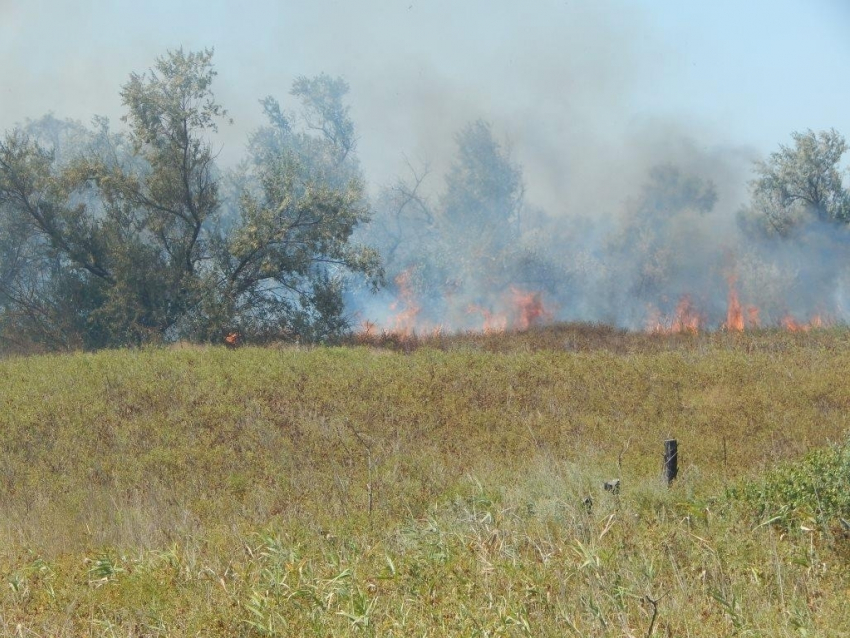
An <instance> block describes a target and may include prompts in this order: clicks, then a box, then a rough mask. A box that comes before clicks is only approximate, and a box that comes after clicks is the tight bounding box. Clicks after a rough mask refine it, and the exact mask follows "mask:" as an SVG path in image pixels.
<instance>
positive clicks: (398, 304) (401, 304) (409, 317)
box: [390, 270, 422, 337]
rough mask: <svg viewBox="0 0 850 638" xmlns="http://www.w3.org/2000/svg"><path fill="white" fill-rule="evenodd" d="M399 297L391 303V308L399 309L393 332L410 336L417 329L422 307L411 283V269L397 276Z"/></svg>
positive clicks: (394, 320)
mask: <svg viewBox="0 0 850 638" xmlns="http://www.w3.org/2000/svg"><path fill="white" fill-rule="evenodd" d="M395 283H396V286H398V290H399V293H398V296H399V298H398V299H397V300H396V301H394V302H393V303H392V304H391V305H390V310H393V311H397V312H396V315H395V316H394V317H393V320H392V321H393V327H392V329H391V331H392V332H394V333H397V334H400V335H402V336H404V337H409V336H410V335H411V334H413V332H414V330H415V329H416V318H417V317H418V316H419V313H420V312H421V310H422V308H420V306H419V303H418V302H417V301H416V294H415V292H414V291H413V285H412V283H411V273H410V271H409V270H405V271H403V272H402V273H401V274H400V275H398V277H396V278H395Z"/></svg>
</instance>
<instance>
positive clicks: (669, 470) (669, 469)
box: [664, 439, 679, 487]
mask: <svg viewBox="0 0 850 638" xmlns="http://www.w3.org/2000/svg"><path fill="white" fill-rule="evenodd" d="M678 473H679V444H678V443H677V442H676V439H667V440H666V441H664V478H665V479H667V485H668V487H669V486H670V484H671V483H672V482H673V479H675V478H676V475H677V474H678Z"/></svg>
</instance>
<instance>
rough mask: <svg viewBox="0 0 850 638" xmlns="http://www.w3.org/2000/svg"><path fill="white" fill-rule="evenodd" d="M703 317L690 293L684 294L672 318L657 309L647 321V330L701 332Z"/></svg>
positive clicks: (656, 331) (664, 332) (676, 332)
mask: <svg viewBox="0 0 850 638" xmlns="http://www.w3.org/2000/svg"><path fill="white" fill-rule="evenodd" d="M701 323H702V319H701V317H700V314H699V312H697V310H696V308H694V305H693V302H691V297H690V295H682V296H681V297H680V298H679V303H677V304H676V311H675V313H674V314H673V317H672V318H669V319H668V318H666V317H663V316H662V315H661V313H660V312H658V311H657V310H656V311H654V312H652V313H651V315H650V319H649V322H648V323H647V331H648V332H652V333H655V334H678V333H682V332H685V333H689V334H696V333H697V332H699V329H700V325H701Z"/></svg>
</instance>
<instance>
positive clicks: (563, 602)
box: [0, 326, 850, 636]
mask: <svg viewBox="0 0 850 638" xmlns="http://www.w3.org/2000/svg"><path fill="white" fill-rule="evenodd" d="M390 338H391V337H389V336H388V337H387V339H390ZM392 338H396V339H398V337H392ZM848 344H850V333H848V332H847V331H846V330H843V329H821V330H812V331H810V332H809V333H807V334H804V333H787V332H784V331H780V330H760V331H752V332H749V331H748V332H744V333H732V332H718V333H699V334H676V335H652V334H629V333H625V332H622V331H618V330H613V329H611V328H606V327H603V326H552V327H549V328H535V329H530V330H527V331H523V332H516V333H510V332H506V333H503V334H497V335H489V336H488V335H481V334H461V335H452V336H448V335H443V334H438V335H430V336H427V337H420V336H415V335H411V336H410V337H408V338H407V339H405V340H401V339H399V340H398V341H397V342H387V343H384V344H382V345H384V346H385V347H384V348H372V347H357V348H286V347H283V348H277V349H276V348H265V349H261V348H252V347H243V348H240V349H235V350H228V349H225V348H197V349H172V350H167V349H161V350H153V349H152V350H142V351H121V352H103V353H98V354H80V355H74V356H64V357H57V356H46V357H33V358H18V359H10V360H6V361H4V362H0V377H2V379H3V386H2V390H0V405H2V422H3V424H4V427H3V428H2V430H0V573H2V576H3V581H4V582H3V590H2V593H0V633H4V634H7V635H14V634H15V633H16V632H17V633H18V634H19V635H29V636H48V635H49V636H79V635H109V634H110V633H114V634H116V635H146V636H148V635H151V636H155V635H162V636H174V635H197V634H199V633H200V634H203V635H209V636H216V635H219V636H239V635H242V636H260V635H278V636H293V635H355V634H356V635H381V636H408V635H434V636H436V635H475V634H478V635H484V634H490V635H495V634H499V633H501V634H508V635H513V634H518V635H565V634H567V635H569V634H570V633H572V634H575V635H588V636H597V635H599V636H603V635H616V636H622V635H636V636H644V635H646V634H647V631H648V629H649V626H650V620H651V617H652V612H653V606H652V604H651V603H650V602H649V599H647V598H646V597H647V596H649V597H650V598H651V599H652V600H658V599H659V598H660V599H661V600H660V602H658V617H657V621H656V624H655V627H654V629H655V633H656V635H667V634H669V635H703V636H717V635H729V634H732V633H738V634H747V633H749V634H750V635H771V636H791V635H799V634H800V632H801V631H803V630H805V631H806V632H808V633H809V634H810V635H833V636H834V635H838V636H840V635H841V633H840V630H837V629H836V628H841V627H847V626H850V616H848V614H849V613H850V610H848V608H847V606H846V597H847V593H848V587H849V586H850V580H848V575H847V574H848V569H847V567H848V565H847V562H846V560H847V558H846V556H847V554H846V553H843V550H842V548H843V547H844V546H843V545H842V543H843V542H844V541H843V540H842V537H841V536H840V529H833V528H829V527H828V528H825V529H820V528H819V527H817V526H814V527H810V528H809V529H808V531H805V530H801V529H800V528H799V526H797V527H794V528H793V529H790V530H789V528H787V527H784V528H781V529H774V527H773V525H770V524H767V525H762V524H761V523H763V522H765V521H767V520H770V518H771V517H772V516H773V513H772V512H770V511H767V510H764V511H763V512H762V511H761V509H752V508H749V506H747V505H746V503H745V502H744V501H738V500H736V499H734V498H732V499H730V498H728V497H727V496H726V493H727V486H729V487H732V486H735V485H738V484H739V481H744V482H747V481H749V480H751V479H752V480H754V481H758V480H760V479H759V476H760V475H761V474H762V473H763V472H764V471H766V470H769V469H771V468H774V467H776V466H777V464H778V463H780V462H782V461H789V460H793V459H797V458H800V457H801V456H803V455H804V454H806V453H807V452H808V451H809V450H811V449H813V448H818V447H820V446H823V445H825V444H826V443H827V442H829V441H839V440H843V432H845V431H846V430H847V417H846V414H847V413H848V407H850V405H848V404H850V386H848V382H847V380H846V375H845V374H844V371H845V370H846V369H847V368H848V365H850V349H848ZM669 436H676V437H677V438H678V440H679V445H680V452H681V455H682V457H681V461H680V466H681V470H682V473H681V476H680V478H679V479H678V481H677V483H675V484H674V486H673V488H672V489H671V490H667V489H666V488H664V487H663V486H662V485H661V483H660V482H659V480H658V474H659V469H660V467H659V466H660V453H661V441H662V440H663V439H664V438H666V437H669ZM618 461H619V462H620V465H621V467H620V468H618ZM614 476H619V477H621V479H622V482H623V483H622V484H623V489H622V492H621V493H620V495H619V496H618V497H616V498H615V497H612V496H611V495H610V494H608V493H606V492H605V491H604V490H603V489H602V486H601V484H602V481H603V480H605V479H608V478H612V477H614ZM771 480H773V479H771ZM775 483H776V481H774V482H773V483H770V485H773V484H775ZM771 494H773V492H771ZM587 496H590V497H591V499H592V501H593V505H592V507H590V508H589V511H588V508H587V507H586V506H585V504H584V499H585V498H586V497H587ZM771 498H773V497H771ZM765 502H768V501H765ZM769 502H770V503H773V501H769ZM759 507H762V506H761V505H760V506H759ZM370 512H371V513H370ZM789 520H791V519H789ZM794 520H796V519H794ZM792 522H793V521H792Z"/></svg>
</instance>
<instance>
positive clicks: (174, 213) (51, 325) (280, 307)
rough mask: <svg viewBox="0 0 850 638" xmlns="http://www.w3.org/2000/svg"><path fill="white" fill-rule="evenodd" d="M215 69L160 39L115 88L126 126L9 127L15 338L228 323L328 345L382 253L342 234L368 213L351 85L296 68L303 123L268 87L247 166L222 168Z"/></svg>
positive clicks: (67, 338) (4, 313)
mask: <svg viewBox="0 0 850 638" xmlns="http://www.w3.org/2000/svg"><path fill="white" fill-rule="evenodd" d="M215 75H216V73H215V70H214V67H213V64H212V52H211V51H201V52H185V51H183V50H182V49H180V50H176V51H170V52H168V53H167V54H166V55H165V56H163V57H161V58H159V59H158V60H157V61H156V64H155V65H154V67H153V68H152V69H151V70H150V71H148V72H147V73H144V74H136V73H134V74H132V75H131V76H130V79H129V81H128V82H127V83H126V84H125V85H124V86H123V88H122V90H121V98H122V101H123V104H124V106H125V107H126V109H127V111H126V115H125V117H124V118H123V120H124V121H125V122H126V123H127V125H128V131H126V132H123V133H113V132H111V131H110V130H109V127H108V124H107V123H106V122H105V121H103V120H99V121H97V122H96V124H98V130H95V131H89V132H87V134H86V135H82V136H80V135H79V134H78V135H77V136H76V143H74V144H73V145H72V148H70V149H69V148H66V147H61V148H60V146H61V145H60V144H59V143H58V142H57V140H58V139H59V138H60V136H58V135H57V134H56V132H55V131H53V134H52V135H39V134H37V133H36V134H34V133H33V131H32V130H27V129H26V128H24V127H18V128H16V129H15V130H12V131H10V132H7V133H6V135H5V137H4V139H2V141H0V322H2V323H0V330H2V334H3V335H4V336H5V337H6V338H7V339H19V340H23V341H29V342H32V343H36V344H39V343H40V344H42V345H44V346H45V347H102V346H114V345H125V344H138V343H144V342H149V341H171V340H176V339H193V340H218V339H220V338H222V337H223V336H224V334H226V333H228V332H230V331H239V332H241V333H242V334H243V335H245V336H249V337H254V338H267V337H275V338H302V339H311V340H314V339H319V340H321V339H327V338H332V337H334V336H335V335H338V334H339V333H340V332H341V331H342V330H344V328H345V327H346V319H345V316H344V312H343V304H342V292H343V289H344V286H345V282H346V278H347V277H348V276H350V275H351V274H352V273H358V274H360V275H363V276H365V277H366V278H367V279H368V280H369V281H371V282H372V283H373V284H374V285H376V284H377V283H378V282H379V281H380V278H381V269H380V264H379V260H378V256H377V254H376V253H375V252H374V251H373V250H371V249H369V248H366V247H364V246H359V245H355V244H354V243H353V242H352V241H351V237H352V233H353V232H354V230H355V229H356V228H357V227H358V226H359V225H361V224H363V223H365V222H366V221H368V219H369V215H370V212H369V206H368V203H367V200H366V197H365V194H364V186H363V181H362V179H361V177H360V173H359V168H358V167H357V164H356V160H355V159H354V158H353V151H354V140H355V137H354V127H353V123H352V122H351V120H350V119H349V118H348V112H347V108H346V107H345V105H344V102H343V98H344V96H345V94H346V92H347V88H348V87H347V85H346V84H345V83H344V82H343V81H341V80H334V79H331V78H329V77H327V76H320V77H318V78H315V79H306V78H299V79H298V80H297V81H296V83H295V87H294V89H293V95H294V96H296V97H297V98H299V100H301V102H302V105H303V106H304V109H305V119H304V123H303V124H302V125H301V126H300V127H299V126H298V125H297V124H295V123H292V122H290V120H289V118H288V117H287V116H285V115H284V114H283V112H282V111H281V109H280V107H279V105H278V104H277V103H276V102H275V101H274V100H273V99H272V98H267V99H266V100H264V101H263V105H264V107H265V111H266V114H267V116H268V117H269V127H266V128H264V129H261V130H260V131H258V132H257V133H256V134H255V135H254V137H253V138H252V144H251V146H250V150H249V161H248V162H246V163H245V164H244V166H245V168H244V169H243V171H242V172H241V174H240V175H239V176H238V177H239V178H238V179H231V180H225V179H224V177H225V176H224V173H223V172H222V171H221V170H220V169H219V168H218V167H217V166H216V163H215V156H216V152H215V150H214V149H213V147H212V143H211V141H210V139H211V134H212V133H214V132H215V131H216V130H217V127H218V125H219V123H220V122H221V120H222V119H223V118H224V117H225V116H226V111H225V110H224V108H223V107H222V106H221V105H220V104H219V103H218V102H217V101H216V99H215V96H214V94H213V92H212V83H213V80H214V78H215ZM47 123H48V124H51V125H52V126H53V128H54V129H56V128H57V126H56V124H55V120H51V121H49V122H47ZM30 128H32V127H30ZM65 128H66V129H70V128H72V129H74V130H76V129H78V128H79V126H78V125H70V124H68V125H66V126H65ZM58 129H60V130H61V129H62V126H59V127H58ZM66 137H68V136H66ZM81 137H82V141H80V138H81ZM51 140H53V141H52V142H51ZM272 142H274V143H272ZM231 183H234V184H237V186H236V187H232V188H231V187H229V186H228V184H231ZM228 189H229V191H230V192H226V193H225V192H223V190H228Z"/></svg>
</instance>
